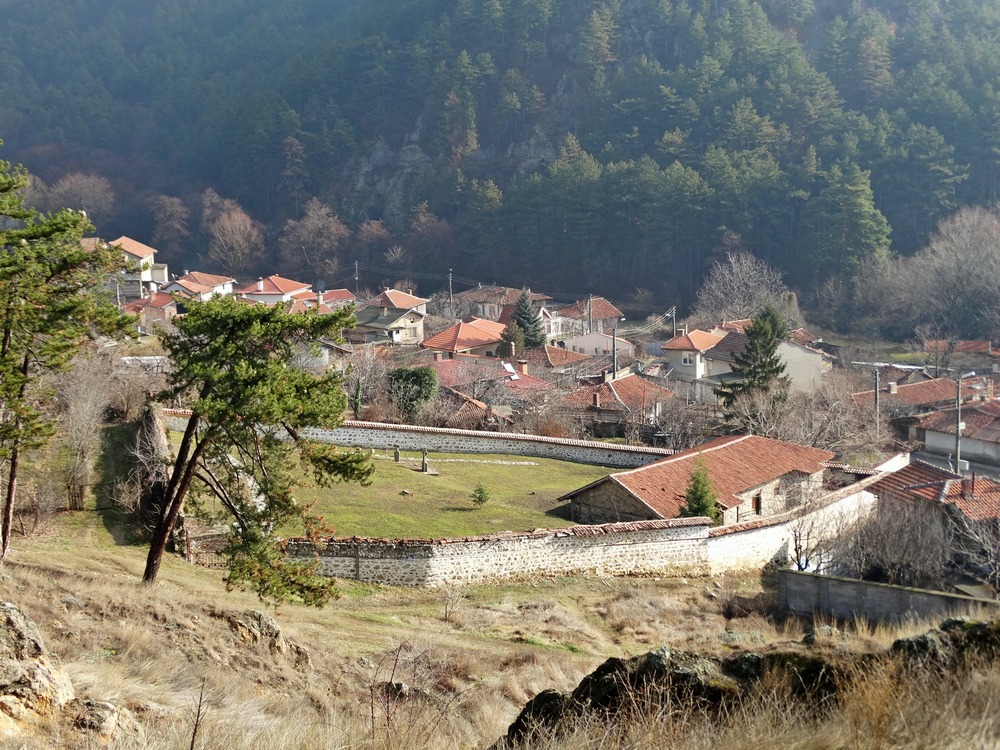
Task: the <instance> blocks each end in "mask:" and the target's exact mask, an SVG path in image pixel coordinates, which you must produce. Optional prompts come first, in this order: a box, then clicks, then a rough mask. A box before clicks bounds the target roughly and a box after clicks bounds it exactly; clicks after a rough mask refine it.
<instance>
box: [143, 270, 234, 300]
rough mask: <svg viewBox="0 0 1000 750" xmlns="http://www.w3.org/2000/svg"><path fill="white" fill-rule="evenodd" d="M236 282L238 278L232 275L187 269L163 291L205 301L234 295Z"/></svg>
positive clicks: (165, 286)
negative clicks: (219, 274)
mask: <svg viewBox="0 0 1000 750" xmlns="http://www.w3.org/2000/svg"><path fill="white" fill-rule="evenodd" d="M235 284H236V279H234V278H232V277H230V276H218V275H216V274H212V273H202V272H201V271H185V272H184V275H183V276H178V277H177V278H176V279H174V280H173V281H171V282H170V283H168V284H166V285H164V287H163V288H162V289H161V291H164V292H167V293H169V294H179V295H180V296H182V297H185V298H187V299H194V300H198V301H199V302H204V301H205V300H209V299H211V298H212V297H229V296H232V294H233V286H234V285H235Z"/></svg>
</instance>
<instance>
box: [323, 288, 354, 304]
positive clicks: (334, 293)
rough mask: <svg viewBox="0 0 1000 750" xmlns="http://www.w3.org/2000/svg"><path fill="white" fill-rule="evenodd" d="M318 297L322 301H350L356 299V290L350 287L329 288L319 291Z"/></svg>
mask: <svg viewBox="0 0 1000 750" xmlns="http://www.w3.org/2000/svg"><path fill="white" fill-rule="evenodd" d="M317 298H318V299H319V301H320V302H350V301H351V300H353V299H354V292H352V291H351V290H350V289H328V290H327V291H325V292H319V293H318V294H317Z"/></svg>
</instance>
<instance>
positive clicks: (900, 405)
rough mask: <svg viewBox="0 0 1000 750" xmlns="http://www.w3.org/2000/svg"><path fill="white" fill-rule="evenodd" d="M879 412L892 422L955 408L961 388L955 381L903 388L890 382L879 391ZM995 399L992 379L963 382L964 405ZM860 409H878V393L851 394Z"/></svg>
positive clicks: (904, 385) (935, 380)
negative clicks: (876, 405)
mask: <svg viewBox="0 0 1000 750" xmlns="http://www.w3.org/2000/svg"><path fill="white" fill-rule="evenodd" d="M878 396H879V398H878V401H879V409H880V410H881V411H882V412H883V413H885V414H888V415H889V416H890V417H892V418H894V419H895V418H899V417H908V416H912V415H915V414H923V413H925V412H928V411H933V410H934V409H940V408H943V407H948V406H952V405H953V404H954V403H955V400H956V398H958V385H957V384H956V381H954V380H952V379H951V378H934V379H931V380H920V381H916V382H912V383H904V384H902V385H900V384H898V383H895V382H889V383H886V384H885V385H884V386H880V388H879V394H878ZM992 397H993V384H992V382H991V381H990V380H989V378H984V377H972V378H965V379H964V380H962V403H963V404H967V403H969V402H972V401H983V400H986V399H990V398H992ZM851 398H852V399H853V400H854V403H855V404H856V405H858V406H865V407H868V406H870V407H871V408H872V409H874V408H875V390H874V389H872V390H868V391H859V392H858V393H853V394H851Z"/></svg>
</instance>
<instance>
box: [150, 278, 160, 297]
mask: <svg viewBox="0 0 1000 750" xmlns="http://www.w3.org/2000/svg"><path fill="white" fill-rule="evenodd" d="M159 288H160V285H159V284H157V283H156V282H155V281H150V282H149V294H150V296H152V295H154V294H156V292H157V291H158V290H159Z"/></svg>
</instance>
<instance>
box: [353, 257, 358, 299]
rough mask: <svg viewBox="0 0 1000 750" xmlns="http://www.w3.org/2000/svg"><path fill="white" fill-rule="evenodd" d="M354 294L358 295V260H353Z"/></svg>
mask: <svg viewBox="0 0 1000 750" xmlns="http://www.w3.org/2000/svg"><path fill="white" fill-rule="evenodd" d="M354 296H355V297H357V296H358V262H357V261H354Z"/></svg>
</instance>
